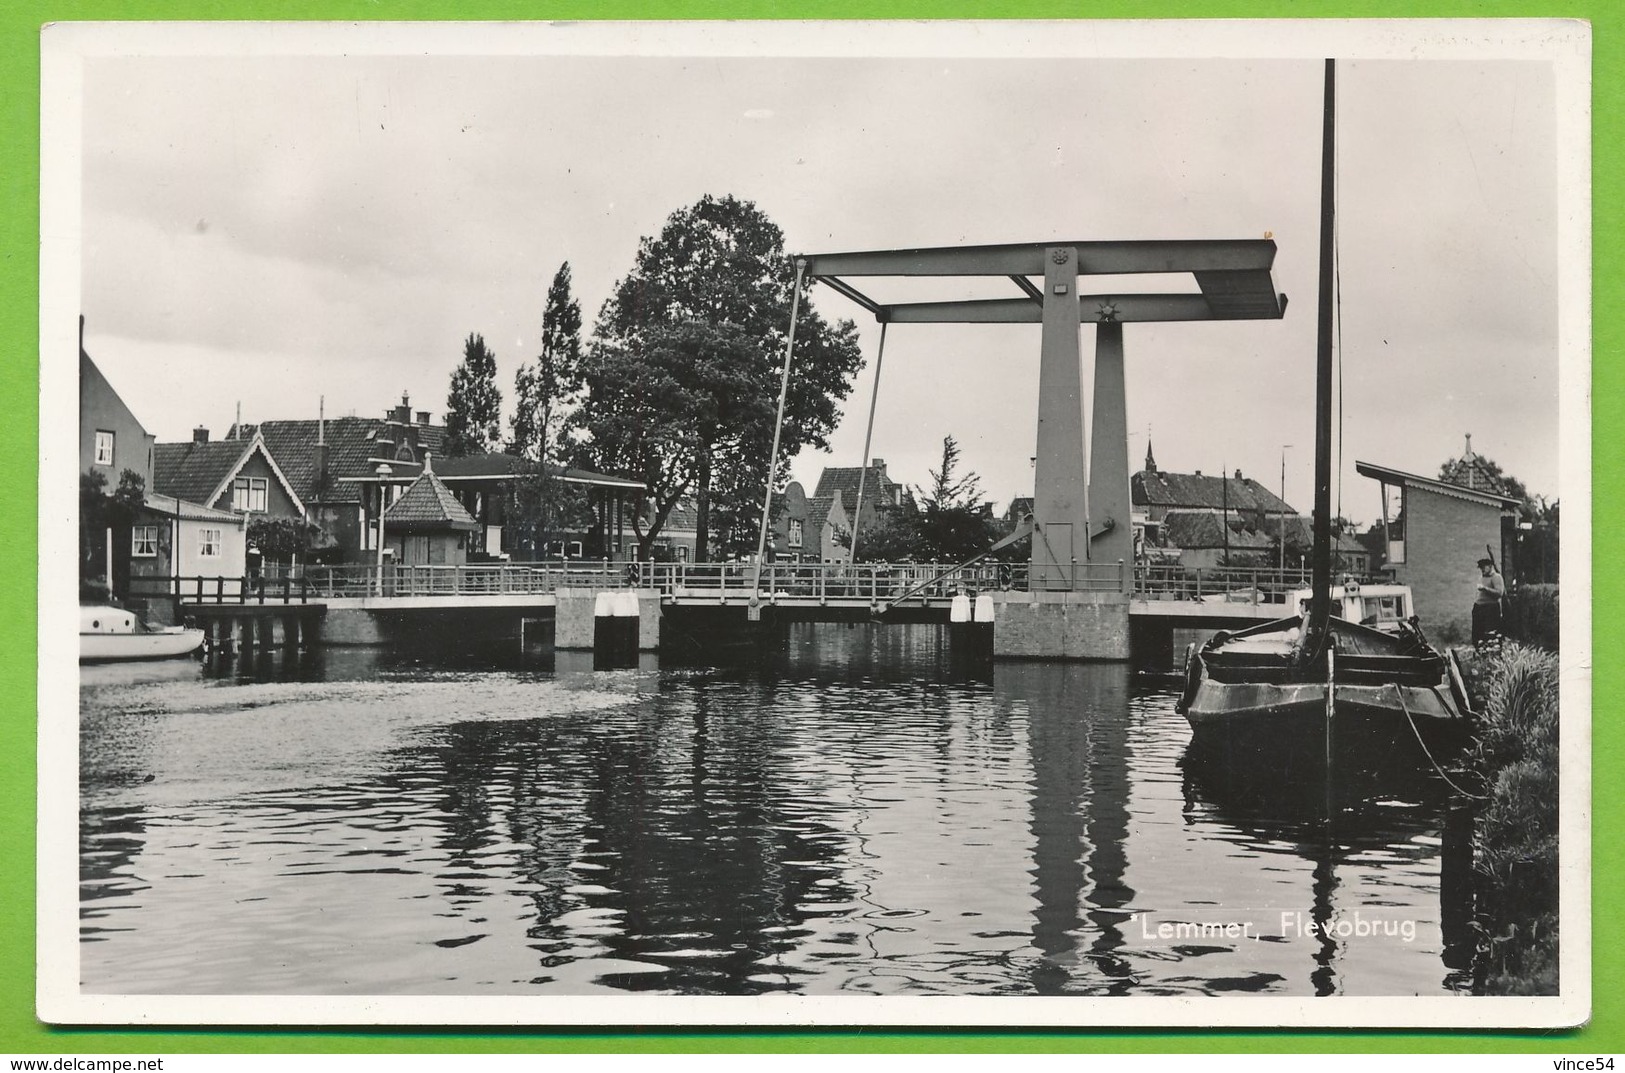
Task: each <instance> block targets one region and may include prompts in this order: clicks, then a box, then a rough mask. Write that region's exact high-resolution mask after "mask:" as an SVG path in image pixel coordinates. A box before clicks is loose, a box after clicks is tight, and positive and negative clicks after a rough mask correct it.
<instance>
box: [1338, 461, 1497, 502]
mask: <svg viewBox="0 0 1625 1073" xmlns="http://www.w3.org/2000/svg"><path fill="white" fill-rule="evenodd" d="M1354 469H1355V471H1356V472H1358V473H1359V474H1360V475H1361V476H1362V477H1371V478H1373V479H1374V480H1379V481H1381V482H1382V483H1383V484H1392V485H1397V486H1399V487H1401V488H1404V487H1411V488H1425V489H1427V490H1428V491H1430V492H1437V493H1439V494H1440V495H1446V496H1450V497H1452V498H1454V499H1465V500H1468V501H1469V502H1473V503H1483V504H1485V505H1486V506H1494V507H1499V508H1500V509H1502V510H1511V509H1513V508H1514V507H1516V506H1517V505H1518V502H1519V501H1518V499H1517V498H1516V497H1514V496H1509V495H1502V494H1501V492H1500V490H1499V489H1496V490H1494V491H1491V490H1488V489H1482V488H1468V487H1466V486H1465V485H1460V484H1451V483H1449V482H1448V481H1441V480H1439V479H1438V478H1437V477H1423V476H1421V475H1420V474H1416V473H1406V472H1405V471H1403V470H1397V469H1389V468H1388V467H1387V466H1379V465H1377V464H1376V463H1374V462H1360V461H1356V462H1355V463H1354Z"/></svg>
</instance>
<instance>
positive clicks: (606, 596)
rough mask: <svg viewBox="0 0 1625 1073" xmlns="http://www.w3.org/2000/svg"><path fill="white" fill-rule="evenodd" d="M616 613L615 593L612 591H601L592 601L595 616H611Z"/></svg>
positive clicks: (593, 615)
mask: <svg viewBox="0 0 1625 1073" xmlns="http://www.w3.org/2000/svg"><path fill="white" fill-rule="evenodd" d="M614 613H615V594H614V593H611V592H601V593H599V594H598V595H597V596H596V597H595V598H594V599H593V602H592V617H593V618H609V617H610V616H611V615H613V614H614Z"/></svg>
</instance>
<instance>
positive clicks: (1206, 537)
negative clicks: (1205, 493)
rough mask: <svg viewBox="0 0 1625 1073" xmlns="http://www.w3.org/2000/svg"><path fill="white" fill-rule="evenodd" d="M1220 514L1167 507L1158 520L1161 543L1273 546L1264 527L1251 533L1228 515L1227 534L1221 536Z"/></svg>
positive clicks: (1251, 547) (1241, 547) (1237, 548)
mask: <svg viewBox="0 0 1625 1073" xmlns="http://www.w3.org/2000/svg"><path fill="white" fill-rule="evenodd" d="M1222 525H1223V523H1222V522H1221V521H1220V516H1219V515H1217V514H1214V513H1212V512H1211V511H1205V510H1171V511H1169V512H1168V513H1167V514H1166V515H1164V516H1163V519H1162V532H1163V540H1164V543H1166V544H1167V545H1169V546H1170V547H1176V548H1223V547H1226V546H1228V547H1230V548H1231V549H1232V550H1235V551H1256V550H1257V549H1259V548H1268V547H1272V546H1273V543H1274V542H1273V540H1272V539H1271V536H1270V533H1269V530H1268V527H1265V529H1264V530H1263V531H1259V532H1254V531H1252V530H1249V529H1247V528H1246V527H1245V526H1244V525H1243V524H1242V523H1241V519H1239V518H1236V517H1231V519H1230V535H1229V537H1228V539H1227V538H1226V537H1225V533H1224V529H1223V527H1222Z"/></svg>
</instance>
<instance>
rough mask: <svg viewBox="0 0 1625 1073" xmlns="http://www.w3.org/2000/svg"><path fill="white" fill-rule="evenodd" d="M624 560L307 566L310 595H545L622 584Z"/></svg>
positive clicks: (306, 576) (624, 572)
mask: <svg viewBox="0 0 1625 1073" xmlns="http://www.w3.org/2000/svg"><path fill="white" fill-rule="evenodd" d="M626 568H627V564H625V563H596V562H587V563H583V562H558V563H523V564H516V563H465V564H459V565H455V566H453V565H445V566H442V565H434V566H429V565H407V564H398V563H386V564H385V565H383V566H367V565H365V564H360V563H351V564H346V565H344V566H311V567H306V568H305V575H304V580H305V583H306V584H307V585H308V586H309V589H310V592H311V595H312V596H313V597H320V598H324V599H343V598H345V597H380V596H381V597H404V596H506V595H546V594H548V593H551V592H554V591H556V590H558V589H561V588H573V587H579V588H624V587H626V585H627V578H628V573H627V569H626Z"/></svg>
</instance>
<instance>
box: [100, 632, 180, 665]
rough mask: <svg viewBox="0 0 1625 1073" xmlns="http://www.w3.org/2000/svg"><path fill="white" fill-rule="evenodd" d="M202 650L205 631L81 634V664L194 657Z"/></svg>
mask: <svg viewBox="0 0 1625 1073" xmlns="http://www.w3.org/2000/svg"><path fill="white" fill-rule="evenodd" d="M202 646H203V631H202V630H194V629H182V628H176V629H173V630H155V631H152V632H150V633H81V634H80V635H79V662H81V663H107V662H112V661H114V660H135V659H173V658H175V657H176V656H186V655H190V654H191V653H193V652H196V651H197V650H198V649H199V648H201V647H202Z"/></svg>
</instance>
